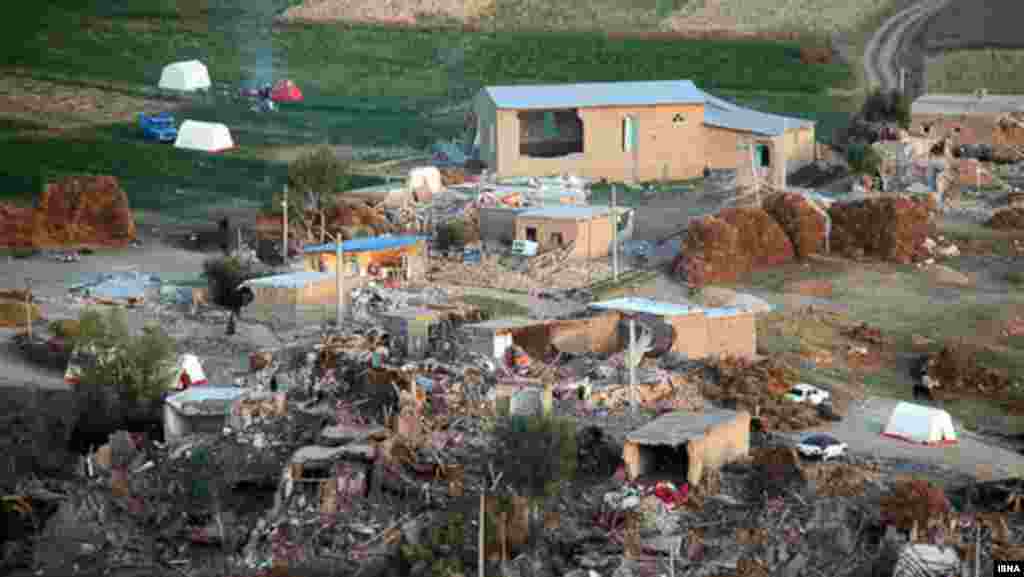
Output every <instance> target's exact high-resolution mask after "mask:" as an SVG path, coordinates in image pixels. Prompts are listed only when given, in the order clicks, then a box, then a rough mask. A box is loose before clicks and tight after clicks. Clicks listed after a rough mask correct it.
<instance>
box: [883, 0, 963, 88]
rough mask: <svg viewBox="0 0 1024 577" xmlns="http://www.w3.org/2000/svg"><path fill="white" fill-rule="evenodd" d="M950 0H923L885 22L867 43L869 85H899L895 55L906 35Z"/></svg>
mask: <svg viewBox="0 0 1024 577" xmlns="http://www.w3.org/2000/svg"><path fill="white" fill-rule="evenodd" d="M950 1H951V0H922V1H920V2H917V3H916V4H914V5H913V6H911V7H909V8H906V9H904V10H901V11H900V12H898V13H896V14H894V15H893V16H891V17H889V19H888V20H886V21H885V22H883V23H882V25H881V26H880V27H879V28H878V30H876V31H875V33H874V34H872V36H871V38H870V39H869V40H868V43H867V46H865V47H864V73H865V80H866V81H867V84H868V87H871V88H881V89H882V90H883V91H888V90H894V89H898V88H899V72H898V70H897V66H896V56H897V55H898V53H899V51H900V47H901V46H903V41H904V39H905V38H906V36H907V34H908V33H913V32H914V31H916V30H917V29H918V26H919V25H920V24H923V23H924V22H925V21H926V20H927V19H928V18H930V17H931V16H932V15H933V14H935V13H936V12H938V11H939V10H941V9H942V8H944V7H945V6H946V5H947V4H949V2H950Z"/></svg>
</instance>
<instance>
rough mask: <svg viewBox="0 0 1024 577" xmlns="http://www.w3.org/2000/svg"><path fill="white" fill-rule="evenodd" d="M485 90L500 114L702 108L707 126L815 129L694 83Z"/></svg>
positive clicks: (771, 132)
mask: <svg viewBox="0 0 1024 577" xmlns="http://www.w3.org/2000/svg"><path fill="white" fill-rule="evenodd" d="M483 90H484V92H485V93H486V94H487V95H488V97H490V99H491V100H492V101H494V104H495V106H496V107H497V108H499V109H511V110H531V109H533V110H549V109H553V108H588V107H600V106H653V105H658V104H703V105H704V119H703V122H704V124H706V125H708V126H715V127H719V128H726V129H730V130H740V131H744V132H752V133H755V134H760V135H765V136H778V135H780V134H783V133H784V132H785V131H786V130H789V129H793V128H801V127H804V126H811V125H813V124H814V121H812V120H806V119H803V118H795V117H789V116H780V115H778V114H769V113H766V112H760V111H758V110H753V109H751V108H745V107H743V106H740V105H738V104H734V103H732V102H729V101H727V100H723V99H721V98H718V97H717V96H712V95H711V94H708V93H707V92H704V91H703V90H701V89H699V88H697V86H696V85H695V84H694V83H693V82H692V81H690V80H656V81H649V82H588V83H581V84H531V85H525V84H524V85H511V86H487V87H485V88H484V89H483Z"/></svg>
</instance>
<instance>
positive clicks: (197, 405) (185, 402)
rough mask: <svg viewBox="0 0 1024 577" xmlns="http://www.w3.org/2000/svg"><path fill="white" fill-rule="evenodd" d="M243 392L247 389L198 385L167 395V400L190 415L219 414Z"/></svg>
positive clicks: (229, 406)
mask: <svg viewBox="0 0 1024 577" xmlns="http://www.w3.org/2000/svg"><path fill="white" fill-rule="evenodd" d="M243 394H245V390H244V389H240V388H237V387H206V386H198V387H191V388H190V389H188V390H186V391H182V392H180V393H178V394H176V395H172V396H170V397H167V400H166V402H167V404H169V405H171V406H172V407H174V408H175V409H177V410H178V411H179V412H183V413H185V414H188V415H197V414H207V415H219V414H222V413H223V414H226V413H227V412H228V411H229V410H230V409H231V404H232V403H233V402H234V401H235V399H238V398H239V397H241V396H242V395H243Z"/></svg>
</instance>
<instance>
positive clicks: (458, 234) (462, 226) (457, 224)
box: [437, 220, 466, 250]
mask: <svg viewBox="0 0 1024 577" xmlns="http://www.w3.org/2000/svg"><path fill="white" fill-rule="evenodd" d="M465 243H466V223H465V222H463V221H461V220H453V221H451V222H448V223H445V224H444V225H442V226H441V227H439V228H438V229H437V245H438V248H440V249H441V250H448V249H449V248H455V247H459V246H462V245H464V244H465Z"/></svg>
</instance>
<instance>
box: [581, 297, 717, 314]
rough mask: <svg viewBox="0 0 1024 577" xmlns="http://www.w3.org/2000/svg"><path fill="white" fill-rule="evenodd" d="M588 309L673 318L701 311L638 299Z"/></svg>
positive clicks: (676, 304) (694, 307) (617, 300)
mask: <svg viewBox="0 0 1024 577" xmlns="http://www.w3.org/2000/svg"><path fill="white" fill-rule="evenodd" d="M590 308H594V309H602V310H612V311H621V312H626V313H639V314H649V315H657V316H662V317H675V316H681V315H688V314H692V313H696V312H700V311H701V309H700V307H696V306H692V305H689V304H679V303H666V302H659V301H654V300H651V299H645V298H639V297H622V298H617V299H612V300H610V301H603V302H599V303H590Z"/></svg>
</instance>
